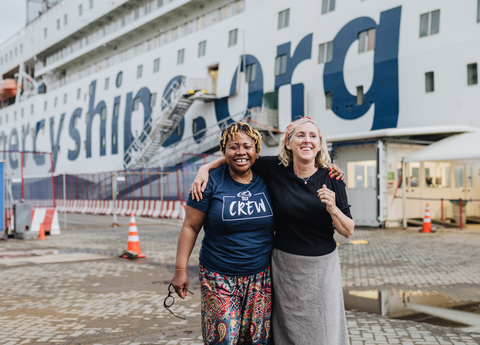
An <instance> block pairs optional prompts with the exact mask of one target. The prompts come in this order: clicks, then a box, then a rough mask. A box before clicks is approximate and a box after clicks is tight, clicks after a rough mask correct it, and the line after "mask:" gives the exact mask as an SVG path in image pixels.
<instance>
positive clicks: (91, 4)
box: [90, 0, 93, 9]
mask: <svg viewBox="0 0 480 345" xmlns="http://www.w3.org/2000/svg"><path fill="white" fill-rule="evenodd" d="M92 8H93V0H90V9H92Z"/></svg>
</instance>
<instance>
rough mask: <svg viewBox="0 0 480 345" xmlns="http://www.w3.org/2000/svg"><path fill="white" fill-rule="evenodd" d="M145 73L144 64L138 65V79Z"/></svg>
mask: <svg viewBox="0 0 480 345" xmlns="http://www.w3.org/2000/svg"><path fill="white" fill-rule="evenodd" d="M142 73H143V65H140V66H138V67H137V79H140V78H141V77H142Z"/></svg>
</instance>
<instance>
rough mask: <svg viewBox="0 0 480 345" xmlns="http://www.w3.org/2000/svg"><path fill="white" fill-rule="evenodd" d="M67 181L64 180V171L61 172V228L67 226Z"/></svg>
mask: <svg viewBox="0 0 480 345" xmlns="http://www.w3.org/2000/svg"><path fill="white" fill-rule="evenodd" d="M66 185H67V183H66V182H65V173H63V228H64V229H66V228H67V209H66V206H67V189H66V188H67V187H66Z"/></svg>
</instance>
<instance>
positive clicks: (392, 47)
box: [323, 7, 402, 130]
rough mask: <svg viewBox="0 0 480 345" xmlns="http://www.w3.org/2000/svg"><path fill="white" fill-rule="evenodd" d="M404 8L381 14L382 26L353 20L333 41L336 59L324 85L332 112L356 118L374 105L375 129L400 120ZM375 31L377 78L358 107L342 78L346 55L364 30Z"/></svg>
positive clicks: (327, 68)
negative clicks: (399, 71)
mask: <svg viewBox="0 0 480 345" xmlns="http://www.w3.org/2000/svg"><path fill="white" fill-rule="evenodd" d="M401 10H402V8H401V7H396V8H393V9H391V10H388V11H385V12H382V13H381V16H380V23H379V24H378V25H377V24H376V23H375V21H374V20H373V19H371V18H368V17H361V18H357V19H354V20H352V21H351V22H350V23H348V24H347V25H345V26H344V27H343V28H342V29H341V30H340V32H339V33H338V34H337V36H335V39H334V40H333V60H332V61H331V62H329V63H326V64H325V69H324V75H323V85H324V89H325V92H331V93H332V110H333V112H334V113H335V114H336V115H337V116H339V117H341V118H342V119H345V120H353V119H357V118H359V117H361V116H363V115H365V113H366V112H367V111H368V110H369V109H370V107H371V106H372V104H375V115H374V119H373V124H372V130H375V129H382V128H395V127H396V126H397V121H398V109H399V105H398V103H399V100H398V45H399V34H400V17H401ZM372 28H376V42H375V53H374V54H375V56H374V76H373V81H372V86H371V87H370V89H369V90H368V92H367V93H365V98H364V100H365V101H364V104H362V105H356V97H355V96H354V95H352V94H350V92H348V90H347V88H346V86H345V81H344V75H343V66H344V62H345V56H346V54H347V51H348V49H349V47H350V46H351V45H352V43H353V42H355V41H356V40H357V39H358V34H359V32H361V31H365V30H369V29H372Z"/></svg>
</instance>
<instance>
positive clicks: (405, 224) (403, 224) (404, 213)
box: [402, 160, 407, 229]
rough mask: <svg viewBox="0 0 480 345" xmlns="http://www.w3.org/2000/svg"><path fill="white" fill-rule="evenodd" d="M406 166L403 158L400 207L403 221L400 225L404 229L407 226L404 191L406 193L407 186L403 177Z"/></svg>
mask: <svg viewBox="0 0 480 345" xmlns="http://www.w3.org/2000/svg"><path fill="white" fill-rule="evenodd" d="M406 166H407V163H405V162H404V161H403V160H402V205H403V208H402V213H403V222H402V227H403V228H404V229H406V228H407V210H406V207H407V206H406V204H407V196H406V193H407V186H406V185H405V182H406V178H405V172H406V170H407V169H406Z"/></svg>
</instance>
